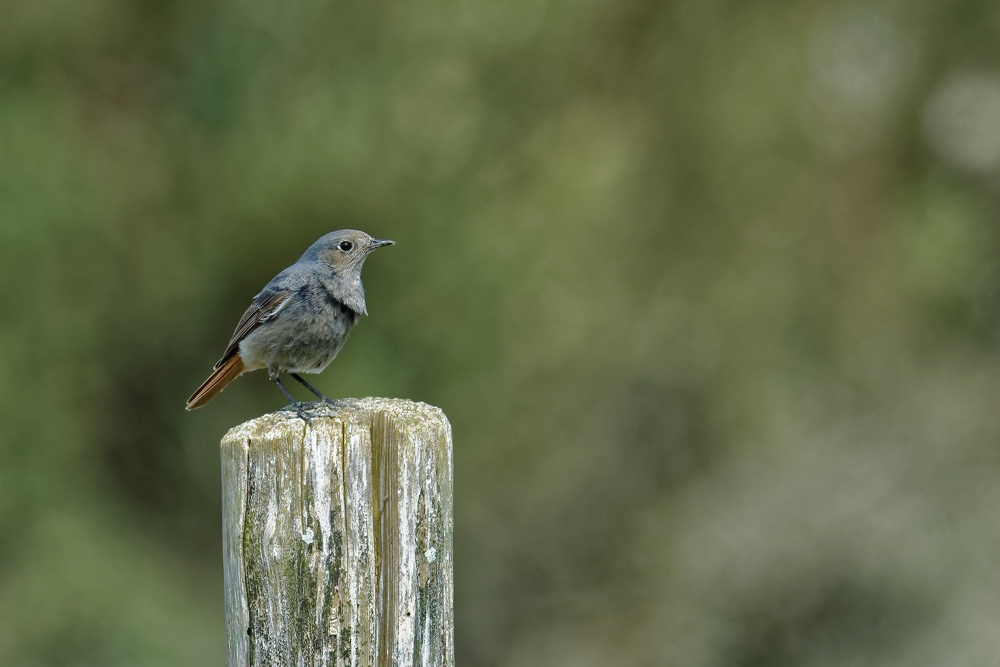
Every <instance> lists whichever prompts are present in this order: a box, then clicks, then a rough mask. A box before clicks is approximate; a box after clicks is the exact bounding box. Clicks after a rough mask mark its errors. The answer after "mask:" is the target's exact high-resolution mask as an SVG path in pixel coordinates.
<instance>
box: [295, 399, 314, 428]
mask: <svg viewBox="0 0 1000 667" xmlns="http://www.w3.org/2000/svg"><path fill="white" fill-rule="evenodd" d="M291 407H292V408H294V409H295V413H296V414H297V415H298V416H299V418H300V419H301V420H302V421H304V422H305V423H307V424H309V425H310V426H312V415H310V414H309V412H308V411H307V410H306V409H305V408H303V407H302V404H301V403H292V405H291Z"/></svg>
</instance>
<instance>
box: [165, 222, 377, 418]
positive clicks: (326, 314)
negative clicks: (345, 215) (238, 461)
mask: <svg viewBox="0 0 1000 667" xmlns="http://www.w3.org/2000/svg"><path fill="white" fill-rule="evenodd" d="M394 243H395V241H390V240H388V239H376V238H372V237H371V236H369V235H368V234H366V233H365V232H362V231H358V230H356V229H342V230H340V231H336V232H330V233H329V234H326V235H324V236H321V237H320V238H319V240H317V241H316V242H315V243H313V244H312V245H311V246H309V248H308V249H307V250H306V251H305V253H303V255H302V257H300V258H299V260H298V261H297V262H295V263H294V264H292V265H291V266H289V267H288V268H287V269H285V270H284V271H282V272H281V273H279V274H278V275H276V276H275V277H274V278H273V279H272V280H271V282H269V283H267V285H265V286H264V289H262V290H261V291H260V293H258V294H257V296H255V297H254V298H253V302H252V303H251V304H250V307H249V308H247V310H246V312H245V313H243V317H241V318H240V322H239V324H238V325H236V331H235V333H233V337H232V339H230V341H229V345H228V346H227V347H226V351H225V352H224V353H223V355H222V358H221V359H219V361H218V362H217V363H216V364H215V367H214V369H213V370H212V374H211V375H210V376H209V377H208V379H207V380H205V381H204V382H203V383H202V385H201V386H200V387H198V389H197V390H196V391H195V392H194V393H193V394H192V395H191V397H190V398H189V399H188V400H187V405H186V406H185V407H186V409H187V410H194V409H196V408H200V407H202V406H203V405H205V404H206V403H208V402H209V401H211V400H212V399H213V398H215V396H216V395H218V394H219V392H221V391H222V390H223V389H225V388H226V386H227V385H228V384H229V383H230V382H232V381H233V380H235V379H236V378H237V377H239V376H240V375H242V374H243V373H246V372H249V371H254V370H258V369H267V375H268V377H269V378H270V380H271V381H272V382H274V383H275V384H276V385H277V386H278V388H279V389H281V392H282V393H283V394H284V395H285V398H287V399H288V401H289V402H290V403H291V404H292V407H293V408H295V410H296V412H297V413H298V415H299V416H300V417H302V418H303V419H304V420H305V421H307V422H308V421H309V414H308V413H307V412H306V411H305V410H304V409H303V408H302V405H301V404H300V403H298V402H297V401H296V400H295V398H294V397H293V396H292V394H291V393H290V392H289V391H288V388H287V387H286V386H285V385H284V384H283V383H282V382H281V378H280V375H281V373H287V374H288V375H290V376H291V377H292V378H293V379H295V380H296V381H297V382H299V383H301V384H302V385H304V386H305V387H306V389H308V390H309V391H310V392H312V393H313V394H315V395H316V396H317V397H318V398H319V399H320V400H322V401H324V402H328V403H329V402H332V401H330V399H329V398H327V397H326V396H324V395H323V394H322V393H321V392H320V391H319V390H318V389H316V388H315V387H313V386H312V385H311V384H309V383H308V382H306V381H305V380H304V379H303V378H302V376H301V375H300V373H320V372H322V371H323V369H325V368H326V367H327V366H328V365H329V364H330V362H331V361H333V358H334V357H336V356H337V353H338V352H339V351H340V348H341V347H343V345H344V343H345V342H346V341H347V337H348V335H349V334H350V333H351V329H352V328H354V325H355V324H357V322H358V319H359V318H360V317H361V315H367V314H368V310H367V307H366V304H365V290H364V287H363V286H362V284H361V268H362V267H363V266H364V263H365V259H366V258H367V257H368V255H369V254H370V253H371V252H373V251H374V250H377V249H378V248H381V247H383V246H388V245H393V244H394Z"/></svg>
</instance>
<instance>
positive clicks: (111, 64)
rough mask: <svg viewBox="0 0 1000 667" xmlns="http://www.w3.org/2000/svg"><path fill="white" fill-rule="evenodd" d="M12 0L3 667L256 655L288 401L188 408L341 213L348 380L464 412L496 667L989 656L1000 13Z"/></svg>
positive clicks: (0, 568)
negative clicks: (355, 271)
mask: <svg viewBox="0 0 1000 667" xmlns="http://www.w3.org/2000/svg"><path fill="white" fill-rule="evenodd" d="M2 14H3V18H2V20H0V292H2V297H0V304H2V314H0V341H2V344H0V664H3V665H10V666H13V667H42V666H67V667H69V666H87V667H91V666H92V667H118V666H125V665H136V666H163V667H167V666H171V667H173V666H176V665H196V666H198V665H206V666H213V665H222V664H223V662H224V643H225V636H224V627H223V599H222V565H221V546H220V519H219V513H220V510H219V502H220V501H219V493H220V492H219V462H218V451H217V446H218V441H219V439H220V437H221V436H222V434H223V433H224V432H225V431H226V429H228V428H229V427H231V426H233V425H235V424H238V423H240V422H241V421H244V420H246V419H249V418H252V417H255V416H257V415H259V414H262V413H264V412H268V411H271V410H274V409H277V408H279V407H281V406H282V404H283V402H284V401H283V399H282V397H281V395H280V394H279V393H278V392H277V390H276V389H275V388H274V387H273V386H271V385H270V384H269V383H268V382H267V379H266V377H264V376H263V375H258V374H254V375H249V376H246V377H245V378H242V379H240V380H239V381H238V382H236V383H235V384H234V385H232V386H231V387H230V388H229V389H228V390H227V391H226V392H225V393H224V394H222V395H221V396H220V397H219V398H217V399H216V400H215V401H214V402H213V403H212V404H211V405H210V406H209V407H207V408H206V409H204V410H200V411H197V412H195V413H186V412H184V410H183V404H184V399H185V398H186V397H187V396H188V395H189V394H190V392H191V391H192V390H193V389H194V388H195V387H197V386H198V384H199V383H200V382H201V381H202V380H203V379H204V377H205V376H206V375H207V373H208V372H209V370H210V369H211V365H212V363H213V362H214V361H215V360H216V358H217V357H218V355H219V353H220V352H221V350H222V348H223V347H224V345H225V343H226V341H227V340H228V338H229V335H230V334H231V332H232V329H233V327H234V326H235V323H236V321H237V320H238V318H239V316H240V314H241V313H242V312H243V310H244V308H245V307H246V306H247V305H248V304H249V301H250V299H251V297H252V296H253V295H254V294H255V293H256V292H257V290H258V289H259V288H260V287H261V286H262V285H263V284H264V283H265V282H266V281H267V280H269V279H270V278H271V276H272V275H274V274H275V273H276V272H277V271H278V270H280V269H281V268H283V267H285V266H286V265H288V264H289V263H291V262H292V261H294V260H295V259H296V258H297V257H298V256H299V254H301V252H302V251H303V250H304V249H305V247H306V246H307V245H308V244H309V243H311V242H312V241H313V240H315V239H316V238H317V237H318V236H320V235H321V234H323V233H325V232H327V231H331V230H334V229H339V228H344V227H355V228H361V229H364V230H366V231H368V232H370V233H372V234H374V235H376V236H380V237H389V238H393V239H395V240H396V241H397V242H398V245H397V246H395V247H394V248H391V249H389V250H384V251H381V252H380V253H377V254H376V255H374V256H373V257H372V258H371V259H370V260H369V262H368V264H367V266H366V269H365V284H366V287H367V290H368V303H369V311H370V312H371V317H369V318H365V319H363V320H362V322H361V323H360V325H359V327H358V328H357V329H356V330H355V333H354V336H353V337H352V339H351V340H350V341H349V343H348V344H347V346H346V347H345V349H344V351H343V352H342V354H341V355H340V357H339V358H338V359H337V360H336V362H335V363H334V364H333V365H332V366H331V367H330V368H329V369H328V370H327V372H326V373H325V374H323V375H322V376H319V377H318V379H317V380H316V383H317V384H318V386H319V387H320V388H321V389H322V390H323V391H324V392H326V393H327V394H329V395H332V396H338V397H343V396H364V395H382V396H393V397H406V398H412V399H417V400H422V401H426V402H429V403H433V404H435V405H438V406H440V407H442V408H443V409H444V410H445V412H446V413H447V414H448V416H449V417H450V418H451V420H452V422H453V425H454V434H455V444H456V452H455V462H456V468H455V475H456V480H455V490H456V499H455V501H456V517H455V549H456V554H455V563H456V596H457V597H456V621H457V636H456V646H457V656H458V662H459V664H460V665H462V666H463V667H471V666H480V665H482V666H484V667H494V666H495V667H535V666H537V667H543V666H544V667H560V666H566V667H590V666H595V667H596V666H602V667H603V666H607V665H615V666H623V667H631V666H636V667H638V666H654V665H655V666H659V665H663V666H666V667H673V666H677V667H715V666H718V667H722V666H727V667H728V666H737V667H784V666H793V665H795V666H798V665H803V666H806V665H808V666H815V667H822V666H827V665H838V666H844V665H872V664H878V665H900V666H902V665H906V666H911V665H912V666H917V665H928V666H931V665H933V666H935V667H936V666H939V665H943V664H956V665H995V664H998V656H1000V596H998V595H997V590H998V588H1000V567H998V563H1000V520H998V513H1000V410H998V401H1000V228H998V214H1000V4H998V3H996V2H995V1H993V0H910V1H909V2H900V1H896V0H875V1H873V2H864V3H862V2H854V3H852V2H838V1H832V2H831V1H829V0H824V1H818V0H817V1H807V0H801V1H783V2H781V1H777V0H769V1H763V2H743V1H739V0H578V1H575V2H569V1H566V0H503V1H500V0H494V1H488V0H452V1H451V2H436V1H433V0H407V1H406V2H400V1H391V2H390V1H382V0H376V1H374V2H362V1H361V0H288V1H286V2H274V1H271V0H238V1H237V0H208V1H203V0H197V1H196V0H179V1H176V2H166V1H164V0H93V1H88V2H79V1H78V0H8V1H7V2H4V3H3V9H2ZM296 391H297V390H296Z"/></svg>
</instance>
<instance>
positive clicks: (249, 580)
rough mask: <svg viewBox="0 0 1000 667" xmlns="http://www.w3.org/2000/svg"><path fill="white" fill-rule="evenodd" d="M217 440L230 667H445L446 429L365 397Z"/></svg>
mask: <svg viewBox="0 0 1000 667" xmlns="http://www.w3.org/2000/svg"><path fill="white" fill-rule="evenodd" d="M310 411H311V412H312V414H313V418H312V420H311V423H308V424H307V423H306V422H304V421H303V420H302V419H300V418H299V417H298V416H296V414H295V413H294V412H291V411H281V412H277V413H273V414H270V415H265V416H263V417H260V418H258V419H254V420H252V421H249V422H247V423H245V424H242V425H241V426H238V427H236V428H234V429H232V430H231V431H230V432H229V433H227V434H226V436H225V438H223V441H222V488H223V492H222V493H223V537H224V540H223V551H224V564H225V589H226V591H225V595H226V625H227V632H228V636H229V666H230V667H261V666H263V665H268V666H269V667H270V666H275V667H284V666H286V665H288V666H292V665H296V666H297V665H301V666H303V667H314V666H315V667H319V666H330V667H334V666H340V665H351V666H358V667H388V666H390V665H391V666H393V667H405V666H409V665H422V666H423V665H426V666H428V667H437V666H442V667H453V665H454V646H453V626H454V609H453V597H454V584H453V581H454V580H453V575H452V515H453V510H452V442H451V427H450V425H449V424H448V420H447V419H446V418H445V416H444V414H443V413H442V412H441V411H440V410H439V409H437V408H435V407H432V406H429V405H426V404H423V403H414V402H411V401H404V400H399V399H382V398H366V399H362V400H345V401H338V402H337V403H335V404H334V405H332V406H331V405H317V406H313V407H311V408H310Z"/></svg>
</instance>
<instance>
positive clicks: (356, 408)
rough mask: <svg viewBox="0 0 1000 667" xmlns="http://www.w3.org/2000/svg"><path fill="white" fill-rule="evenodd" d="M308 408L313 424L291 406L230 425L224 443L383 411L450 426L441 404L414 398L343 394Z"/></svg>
mask: <svg viewBox="0 0 1000 667" xmlns="http://www.w3.org/2000/svg"><path fill="white" fill-rule="evenodd" d="M305 407H306V410H307V411H308V412H309V413H310V414H311V415H313V419H312V424H307V423H306V422H305V421H303V419H302V418H301V417H299V416H298V414H296V412H295V410H294V409H293V408H292V407H291V406H288V407H286V408H282V409H281V410H277V411H276V412H271V413H268V414H266V415H261V416H260V417H255V418H254V419H251V420H249V421H246V422H243V423H242V424H240V425H239V426H234V427H233V428H231V429H229V432H227V433H226V435H225V436H224V437H223V438H222V444H223V445H226V444H227V443H232V442H246V441H247V440H251V439H258V438H261V437H275V436H278V437H280V436H281V435H282V434H284V433H290V432H293V431H294V432H297V433H302V432H303V430H304V429H305V430H308V429H310V428H324V427H329V426H332V425H334V424H338V426H337V428H340V426H339V424H340V423H342V422H344V421H347V420H355V421H356V420H359V419H372V418H373V417H374V416H375V415H376V414H379V413H382V414H385V415H386V416H388V417H390V418H391V419H392V420H393V421H394V422H397V423H399V424H402V425H413V426H417V425H424V424H428V423H434V424H438V425H440V426H444V427H446V428H449V429H450V425H449V424H448V418H447V417H445V414H444V412H443V411H442V410H441V408H437V407H434V406H433V405H428V404H427V403H420V402H418V401H411V400H408V399H404V398H375V397H368V398H361V399H358V398H344V399H340V400H338V401H334V402H333V403H332V404H329V403H320V402H318V401H317V402H314V403H308V404H306V406H305Z"/></svg>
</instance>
